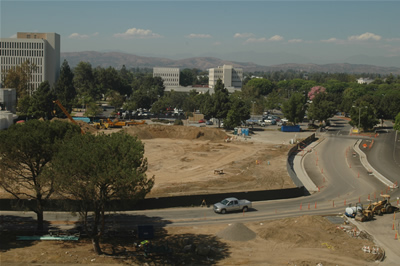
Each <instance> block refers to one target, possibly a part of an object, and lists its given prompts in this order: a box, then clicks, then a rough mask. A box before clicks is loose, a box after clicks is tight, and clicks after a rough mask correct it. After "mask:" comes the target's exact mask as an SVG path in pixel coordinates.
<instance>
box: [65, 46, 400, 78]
mask: <svg viewBox="0 0 400 266" xmlns="http://www.w3.org/2000/svg"><path fill="white" fill-rule="evenodd" d="M64 59H66V60H67V61H68V63H69V65H70V67H72V68H73V67H75V66H76V65H77V64H78V63H79V62H81V61H84V62H89V63H90V64H91V65H92V66H93V67H97V66H101V67H104V68H107V67H109V66H111V67H114V68H116V69H120V68H121V67H122V66H123V65H125V66H126V67H127V68H128V69H129V68H136V67H139V68H144V67H148V68H153V67H178V68H181V69H184V68H198V69H202V70H206V69H209V68H214V67H217V66H222V65H224V64H225V65H233V66H234V67H238V68H243V70H244V71H246V72H256V71H266V72H267V71H279V70H284V71H285V70H289V69H292V70H297V71H306V72H329V73H356V74H357V73H358V74H360V73H378V74H390V73H393V74H394V75H400V68H397V67H380V66H373V65H364V64H347V63H342V64H325V65H317V64H282V65H273V66H261V65H257V64H254V63H251V62H247V63H244V62H233V61H226V60H222V59H219V58H215V57H193V58H187V59H181V60H173V59H168V58H160V57H144V56H137V55H133V54H127V53H120V52H106V53H101V52H94V51H86V52H67V53H61V61H64Z"/></svg>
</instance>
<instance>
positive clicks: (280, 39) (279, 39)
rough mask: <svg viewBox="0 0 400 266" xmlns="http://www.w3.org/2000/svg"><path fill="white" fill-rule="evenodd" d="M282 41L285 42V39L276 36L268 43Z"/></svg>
mask: <svg viewBox="0 0 400 266" xmlns="http://www.w3.org/2000/svg"><path fill="white" fill-rule="evenodd" d="M282 40H283V37H282V36H280V35H274V36H272V37H271V38H269V39H268V41H272V42H278V41H282Z"/></svg>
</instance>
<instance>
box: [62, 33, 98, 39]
mask: <svg viewBox="0 0 400 266" xmlns="http://www.w3.org/2000/svg"><path fill="white" fill-rule="evenodd" d="M97 35H99V33H98V32H95V33H93V34H90V35H87V34H79V33H76V32H75V33H72V34H71V35H69V36H68V38H69V39H88V38H90V37H94V36H97Z"/></svg>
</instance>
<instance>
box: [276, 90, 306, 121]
mask: <svg viewBox="0 0 400 266" xmlns="http://www.w3.org/2000/svg"><path fill="white" fill-rule="evenodd" d="M304 101H305V98H304V95H303V94H301V93H299V92H296V93H293V94H292V96H291V97H290V99H289V100H287V101H286V102H284V103H283V105H282V111H283V114H284V115H285V116H286V118H287V119H288V120H289V122H292V123H293V124H297V123H300V122H303V119H304V114H305V112H306V107H305V104H304Z"/></svg>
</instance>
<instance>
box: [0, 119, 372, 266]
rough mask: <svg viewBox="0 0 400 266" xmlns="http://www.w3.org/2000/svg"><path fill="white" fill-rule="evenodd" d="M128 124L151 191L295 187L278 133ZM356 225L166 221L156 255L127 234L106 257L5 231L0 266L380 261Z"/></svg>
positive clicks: (317, 220) (307, 220)
mask: <svg viewBox="0 0 400 266" xmlns="http://www.w3.org/2000/svg"><path fill="white" fill-rule="evenodd" d="M88 130H91V131H92V132H95V131H93V130H92V129H91V128H89V129H88ZM124 130H126V131H127V132H128V133H129V134H132V135H136V136H138V138H140V139H141V140H143V142H144V143H145V156H146V157H147V158H148V161H149V169H148V175H149V176H151V175H155V177H156V183H155V187H154V189H153V191H152V192H151V193H150V194H149V195H148V196H149V197H155V196H168V195H182V194H192V193H195V194H199V193H214V192H228V191H243V190H244V191H249V190H259V189H278V188H288V187H294V185H293V183H292V181H291V180H290V178H289V176H288V174H287V171H286V154H287V151H288V149H289V145H287V143H288V142H287V141H286V140H283V139H279V141H278V140H271V138H270V137H269V136H277V134H278V133H277V132H268V131H266V132H259V133H257V134H256V135H254V136H252V138H251V139H244V138H233V139H228V136H227V134H226V133H225V132H224V131H221V130H219V129H215V128H198V127H182V126H161V125H141V126H135V127H130V128H127V129H124ZM114 131H115V130H114V129H113V130H108V131H105V132H106V133H112V132H114ZM280 135H282V134H280ZM290 138H292V136H290ZM227 140H229V142H228V141H227ZM214 170H223V174H214ZM351 229H352V228H348V231H349V232H350V233H351V235H352V236H354V235H356V236H358V235H359V236H358V237H352V236H350V235H349V234H348V233H346V232H345V231H343V229H342V228H338V225H335V224H332V223H331V222H329V221H327V220H326V219H325V218H323V217H319V216H303V217H297V218H288V219H283V220H277V221H265V222H257V223H248V224H232V225H227V224H221V225H213V226H196V227H167V228H161V229H159V230H158V231H157V232H156V239H154V241H152V243H153V245H154V246H153V248H152V249H151V251H152V253H150V254H149V256H147V257H146V256H144V253H143V251H139V250H136V248H135V247H134V245H133V241H134V239H133V238H132V237H126V236H129V234H128V232H120V234H119V235H118V236H113V237H110V238H105V239H103V241H102V243H103V244H102V248H103V250H104V252H105V253H106V254H107V255H102V256H96V255H95V254H94V253H93V252H92V245H91V243H90V241H89V240H88V239H81V240H80V241H78V242H75V241H70V242H67V241H65V242H62V241H16V240H15V234H18V233H15V232H11V233H10V232H2V236H1V239H2V241H1V249H0V255H1V264H2V265H9V264H11V265H27V264H34V265H42V264H47V265H51V264H65V265H72V264H100V265H104V264H129V265H136V264H139V265H143V264H146V263H147V264H148V265H160V264H167V265H183V264H192V265H317V264H318V263H321V265H369V264H371V265H372V264H375V263H374V262H373V261H374V260H375V259H376V258H377V257H378V256H379V254H378V255H374V254H371V253H365V252H363V251H362V250H361V249H362V247H363V246H369V247H371V250H372V247H373V243H372V242H371V241H370V240H368V238H369V237H368V235H366V234H364V233H361V234H360V232H354V231H352V230H351ZM124 236H125V237H124ZM109 255H112V256H109Z"/></svg>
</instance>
